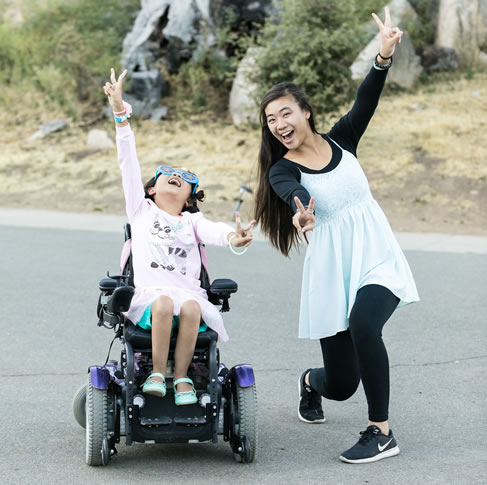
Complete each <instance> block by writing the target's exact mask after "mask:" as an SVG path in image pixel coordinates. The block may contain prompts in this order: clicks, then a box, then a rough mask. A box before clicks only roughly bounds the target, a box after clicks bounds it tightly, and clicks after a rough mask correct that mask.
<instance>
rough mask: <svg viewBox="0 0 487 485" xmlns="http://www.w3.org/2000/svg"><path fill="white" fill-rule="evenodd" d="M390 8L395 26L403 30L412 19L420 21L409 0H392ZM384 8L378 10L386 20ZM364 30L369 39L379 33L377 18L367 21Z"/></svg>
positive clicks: (389, 4) (380, 15)
mask: <svg viewBox="0 0 487 485" xmlns="http://www.w3.org/2000/svg"><path fill="white" fill-rule="evenodd" d="M387 6H388V7H389V10H390V12H391V19H392V23H393V24H394V26H396V25H397V26H399V27H400V28H401V29H402V30H404V28H405V27H406V24H407V23H408V22H410V21H412V22H417V21H419V18H418V14H417V13H416V11H415V10H414V8H413V7H412V6H411V4H410V3H409V2H408V0H392V1H391V2H390V3H388V4H387ZM383 12H384V9H382V11H381V12H380V13H379V12H376V13H377V15H379V17H380V18H381V19H382V20H384V14H383ZM363 29H364V31H365V32H366V34H367V36H368V38H369V40H370V39H371V38H372V37H375V35H376V34H377V24H376V23H375V20H374V19H373V18H371V19H370V20H369V22H367V23H366V24H365V25H364V26H363Z"/></svg>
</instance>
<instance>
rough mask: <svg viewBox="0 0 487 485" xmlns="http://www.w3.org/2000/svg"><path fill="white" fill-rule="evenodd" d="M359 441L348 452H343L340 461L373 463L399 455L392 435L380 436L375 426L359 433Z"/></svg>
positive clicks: (390, 432) (379, 431) (378, 429)
mask: <svg viewBox="0 0 487 485" xmlns="http://www.w3.org/2000/svg"><path fill="white" fill-rule="evenodd" d="M360 435H361V436H360V439H359V440H358V441H357V443H356V444H355V445H354V446H352V447H351V448H350V449H349V450H347V451H345V452H344V453H343V454H342V455H341V456H340V460H342V461H344V462H346V463H371V462H373V461H378V460H382V458H389V457H390V456H396V455H399V447H398V446H397V443H396V440H395V438H394V436H393V434H392V430H390V431H389V435H388V436H385V435H383V434H382V432H381V430H380V428H378V427H377V426H374V425H372V426H368V427H367V429H366V430H365V431H361V432H360Z"/></svg>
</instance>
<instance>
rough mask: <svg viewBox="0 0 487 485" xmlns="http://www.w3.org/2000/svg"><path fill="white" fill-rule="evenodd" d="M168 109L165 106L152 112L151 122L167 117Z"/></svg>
mask: <svg viewBox="0 0 487 485" xmlns="http://www.w3.org/2000/svg"><path fill="white" fill-rule="evenodd" d="M167 112H168V108H167V106H160V107H159V108H156V109H155V110H154V111H152V115H151V118H150V119H151V121H161V120H163V119H164V118H166V117H167Z"/></svg>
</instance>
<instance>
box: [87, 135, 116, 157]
mask: <svg viewBox="0 0 487 485" xmlns="http://www.w3.org/2000/svg"><path fill="white" fill-rule="evenodd" d="M87 145H88V149H89V150H92V151H94V152H98V151H105V150H111V149H112V148H114V147H115V142H114V141H113V138H112V137H111V136H110V135H109V134H108V133H107V132H106V131H105V130H90V131H89V132H88V140H87Z"/></svg>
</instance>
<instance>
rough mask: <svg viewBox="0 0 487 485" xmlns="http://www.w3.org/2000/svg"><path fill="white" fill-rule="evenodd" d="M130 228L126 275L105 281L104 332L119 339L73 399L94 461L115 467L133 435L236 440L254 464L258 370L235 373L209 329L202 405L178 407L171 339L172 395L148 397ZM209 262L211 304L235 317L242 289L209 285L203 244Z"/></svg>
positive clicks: (193, 373) (198, 363) (196, 361)
mask: <svg viewBox="0 0 487 485" xmlns="http://www.w3.org/2000/svg"><path fill="white" fill-rule="evenodd" d="M130 241H131V234H130V225H129V224H126V225H125V245H124V250H123V251H122V260H123V259H124V257H123V254H124V252H125V253H126V254H127V255H128V256H127V257H125V260H123V261H122V263H121V269H122V271H121V274H119V275H110V274H107V278H103V279H102V280H101V281H100V284H99V289H100V297H99V300H98V308H97V314H98V326H101V327H105V328H109V329H113V330H114V332H115V336H114V338H113V340H112V343H111V344H110V349H109V351H108V357H107V360H106V362H105V364H103V365H93V366H90V367H89V369H88V382H87V384H85V385H83V386H82V387H81V388H80V389H78V391H77V392H76V394H75V395H74V398H73V403H72V405H73V413H74V416H75V419H76V420H77V422H78V423H79V424H80V425H81V426H82V427H84V428H86V463H87V464H88V465H91V466H99V465H107V464H108V463H109V461H110V459H111V458H112V457H113V456H114V455H115V454H116V453H117V450H116V444H118V443H120V440H121V437H122V436H124V437H125V443H126V445H131V444H132V443H134V442H137V443H151V444H153V443H199V442H213V443H217V442H218V436H219V435H222V436H223V440H224V441H228V442H229V444H230V446H231V449H232V452H233V456H234V458H235V460H236V461H238V462H243V463H250V462H252V461H253V460H254V459H255V453H256V446H257V395H256V388H255V377H254V372H253V368H252V366H250V365H248V364H240V365H236V366H233V367H231V368H230V369H228V368H227V367H226V366H225V365H224V364H223V363H221V362H220V354H219V350H218V348H217V333H216V332H214V331H213V330H211V329H210V328H208V329H207V330H206V331H204V332H201V333H200V334H199V335H198V339H197V342H196V348H195V353H194V356H193V361H192V363H191V365H190V369H189V371H188V375H189V377H191V378H192V380H193V382H194V386H195V389H196V394H197V397H198V402H197V403H196V404H192V405H185V406H176V405H175V403H174V394H173V393H174V390H173V388H172V368H173V364H174V349H175V344H176V336H177V334H176V335H173V336H172V337H171V343H170V349H169V359H168V369H167V373H166V385H167V394H166V396H165V397H164V398H160V397H155V396H152V395H149V394H143V393H142V385H143V383H144V381H145V379H146V377H147V376H148V375H149V373H150V371H151V369H152V346H151V332H150V330H144V329H142V328H140V327H138V326H136V325H134V324H132V323H131V322H130V321H128V320H127V319H125V317H124V316H123V314H122V312H126V311H127V310H128V309H129V306H130V302H131V299H132V297H133V294H134V284H133V268H132V264H131V254H130ZM199 249H200V255H201V259H202V265H201V266H202V270H201V276H200V280H201V282H202V283H201V284H202V287H203V288H205V289H206V290H207V293H208V297H209V300H210V301H211V302H212V303H213V304H215V305H218V306H220V307H221V308H220V311H222V312H223V311H228V310H229V308H230V307H229V304H228V300H229V298H230V296H231V294H232V293H235V292H236V291H237V288H238V287H237V284H236V283H235V282H234V281H232V280H229V279H217V280H215V281H213V282H212V283H211V285H210V284H209V277H208V271H207V267H206V264H207V258H206V253H205V251H204V245H202V244H201V243H199ZM116 339H118V340H119V341H120V342H121V344H122V350H121V355H120V360H119V361H117V360H108V359H109V356H110V350H111V347H112V344H113V342H114V341H115V340H116Z"/></svg>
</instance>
